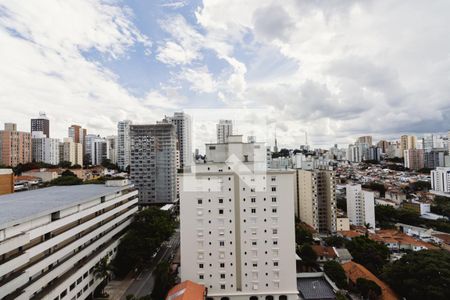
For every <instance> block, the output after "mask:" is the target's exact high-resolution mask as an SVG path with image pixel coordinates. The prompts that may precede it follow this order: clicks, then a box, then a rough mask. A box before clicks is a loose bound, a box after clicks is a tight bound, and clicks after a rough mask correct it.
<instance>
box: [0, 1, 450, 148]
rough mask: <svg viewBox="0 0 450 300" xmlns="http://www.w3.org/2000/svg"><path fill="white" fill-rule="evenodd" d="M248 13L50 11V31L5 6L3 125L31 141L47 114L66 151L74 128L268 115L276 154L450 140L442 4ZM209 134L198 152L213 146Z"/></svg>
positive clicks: (313, 6) (138, 5) (194, 8)
mask: <svg viewBox="0 0 450 300" xmlns="http://www.w3.org/2000/svg"><path fill="white" fill-rule="evenodd" d="M240 4H241V3H239V2H226V4H225V2H219V1H217V2H213V1H209V0H205V1H189V2H188V1H176V2H175V1H172V2H167V1H164V2H163V1H152V2H151V3H147V2H145V3H144V2H130V1H123V2H102V1H100V2H96V1H93V2H90V1H89V2H88V1H77V2H70V1H69V2H65V3H64V4H60V3H59V4H57V3H56V2H53V1H47V2H45V3H40V4H39V6H40V9H45V10H46V11H47V14H46V16H45V18H44V17H43V15H39V14H34V13H33V12H34V11H39V10H36V8H35V7H33V5H36V4H27V6H24V5H23V4H20V3H15V2H12V1H11V2H8V1H5V2H4V3H3V4H1V5H0V10H1V11H3V12H4V14H2V16H1V18H0V20H1V22H0V36H1V38H2V40H3V41H4V43H3V44H4V45H5V47H2V49H1V53H2V55H1V57H2V58H1V59H2V60H3V61H2V65H3V66H4V68H3V69H4V71H3V72H2V73H0V79H1V80H2V82H4V83H5V84H4V85H2V87H1V88H0V101H1V102H2V104H4V107H3V109H2V110H1V112H0V119H1V120H2V121H3V122H15V123H17V124H18V127H19V128H21V130H28V127H29V120H30V119H31V118H35V117H36V116H37V114H38V112H39V111H45V112H46V113H47V115H48V117H49V118H50V119H51V120H52V127H51V131H52V132H51V136H52V137H59V138H62V137H64V136H66V134H65V132H66V130H67V127H68V126H70V125H71V124H80V125H82V126H83V127H85V128H88V129H90V132H91V133H96V134H101V135H102V136H108V135H110V134H111V133H113V132H115V130H114V129H115V128H116V124H117V122H118V121H120V120H126V119H130V120H133V121H135V122H136V124H150V123H155V122H156V121H158V120H160V119H161V118H162V116H164V115H172V113H173V112H175V111H182V110H183V109H199V108H206V109H222V108H223V109H228V108H237V109H239V108H258V109H265V110H267V111H268V112H269V113H270V118H268V124H269V125H270V128H271V131H272V132H273V133H274V131H275V127H276V128H277V139H278V142H279V144H280V147H279V148H281V147H287V146H289V147H293V148H294V147H295V146H296V145H298V144H299V141H303V140H304V132H305V131H307V132H308V135H309V137H310V138H309V139H310V144H311V145H314V146H322V147H324V146H331V145H332V144H334V143H338V144H348V143H350V142H353V140H354V138H355V137H357V136H360V135H365V134H370V135H373V136H374V138H375V139H376V140H377V139H378V138H380V137H383V138H386V139H389V140H390V139H393V138H396V137H398V136H400V135H402V134H405V133H409V134H416V135H418V136H420V135H422V134H423V133H430V132H442V133H444V132H446V131H447V130H448V129H449V128H448V123H446V122H447V121H448V119H449V116H450V114H449V112H450V107H449V103H450V101H449V99H448V98H449V91H448V87H447V83H446V80H445V79H446V78H447V76H446V74H447V72H446V70H448V65H449V62H448V59H447V58H446V57H447V56H446V55H447V54H446V53H448V50H449V49H450V44H449V43H448V42H445V39H442V38H441V37H444V36H447V35H448V31H449V29H447V27H448V26H446V18H445V17H446V14H445V11H448V7H447V6H448V5H449V4H448V3H446V2H445V1H441V2H439V1H438V2H434V3H433V4H429V3H428V4H425V3H422V2H420V1H409V2H408V3H407V4H406V3H394V2H392V1H376V2H374V1H367V2H364V3H361V2H359V1H350V2H345V3H338V2H336V3H331V4H327V5H325V4H323V3H321V2H311V1H303V2H294V1H287V2H283V6H281V5H279V4H276V3H274V2H271V1H263V2H261V1H250V2H247V3H246V5H245V9H241V7H240V6H239V5H240ZM269 12H270V13H269ZM417 18H420V19H422V20H423V22H416V20H417ZM47 19H51V20H52V22H51V23H48V22H47V21H46V20H47ZM81 20H83V21H81ZM71 24H84V25H83V26H76V30H74V27H73V26H72V25H71ZM302 29H305V30H302ZM417 32H426V33H427V34H413V33H417ZM69 33H70V34H69ZM306 33H308V34H306ZM330 45H332V47H330ZM424 57H425V58H426V59H423V58H424ZM423 101H426V103H427V106H425V107H423V106H420V104H421V103H423ZM418 107H420V109H417V108H418ZM367 120H370V122H368V121H367ZM205 127H207V126H201V125H199V126H198V127H197V128H194V130H195V131H198V132H199V133H200V134H199V136H209V135H210V136H211V138H208V140H206V141H205V140H201V141H199V144H204V143H205V142H209V141H214V132H212V133H209V131H208V130H207V129H205ZM244 134H245V132H244ZM270 135H271V136H273V134H272V133H271V134H270Z"/></svg>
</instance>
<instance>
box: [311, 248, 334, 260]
mask: <svg viewBox="0 0 450 300" xmlns="http://www.w3.org/2000/svg"><path fill="white" fill-rule="evenodd" d="M311 247H312V249H313V250H314V252H315V253H316V255H317V262H319V263H324V262H327V261H330V260H336V259H337V254H336V251H335V250H334V247H326V246H321V245H312V246H311Z"/></svg>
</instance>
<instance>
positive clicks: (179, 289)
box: [166, 280, 206, 300]
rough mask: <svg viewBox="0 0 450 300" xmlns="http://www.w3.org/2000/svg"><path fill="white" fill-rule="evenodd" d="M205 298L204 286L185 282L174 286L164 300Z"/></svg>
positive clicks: (198, 299) (197, 299) (199, 299)
mask: <svg viewBox="0 0 450 300" xmlns="http://www.w3.org/2000/svg"><path fill="white" fill-rule="evenodd" d="M205 296H206V289H205V286H204V285H202V284H198V283H195V282H192V281H190V280H186V281H183V282H182V283H180V284H177V285H176V286H174V287H173V288H172V289H171V290H170V291H169V293H168V294H167V297H166V300H202V299H205Z"/></svg>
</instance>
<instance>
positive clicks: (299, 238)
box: [295, 225, 313, 245]
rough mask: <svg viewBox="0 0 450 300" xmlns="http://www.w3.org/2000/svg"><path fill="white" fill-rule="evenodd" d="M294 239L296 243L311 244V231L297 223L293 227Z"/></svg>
mask: <svg viewBox="0 0 450 300" xmlns="http://www.w3.org/2000/svg"><path fill="white" fill-rule="evenodd" d="M295 241H296V242H297V245H303V244H311V243H312V241H313V236H312V234H311V232H310V231H309V230H307V229H306V228H304V227H303V226H302V225H297V226H296V227H295Z"/></svg>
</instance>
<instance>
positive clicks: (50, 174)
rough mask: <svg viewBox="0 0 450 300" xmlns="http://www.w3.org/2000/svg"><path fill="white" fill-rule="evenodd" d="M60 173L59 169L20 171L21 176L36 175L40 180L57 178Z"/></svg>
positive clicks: (45, 180)
mask: <svg viewBox="0 0 450 300" xmlns="http://www.w3.org/2000/svg"><path fill="white" fill-rule="evenodd" d="M60 173H61V169H45V168H42V169H35V170H30V171H26V172H22V175H23V176H32V177H38V178H40V179H41V180H42V182H50V181H52V180H53V179H56V178H58V176H59V174H60Z"/></svg>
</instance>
